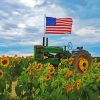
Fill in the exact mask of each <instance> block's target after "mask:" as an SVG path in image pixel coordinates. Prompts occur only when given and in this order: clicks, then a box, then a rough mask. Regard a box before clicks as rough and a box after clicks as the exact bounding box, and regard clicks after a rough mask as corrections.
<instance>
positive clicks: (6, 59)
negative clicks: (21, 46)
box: [1, 57, 9, 67]
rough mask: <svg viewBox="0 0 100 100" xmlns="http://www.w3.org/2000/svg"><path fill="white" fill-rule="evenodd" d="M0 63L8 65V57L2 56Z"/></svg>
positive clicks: (4, 65)
mask: <svg viewBox="0 0 100 100" xmlns="http://www.w3.org/2000/svg"><path fill="white" fill-rule="evenodd" d="M1 65H2V66H3V67H8V65H9V58H8V57H3V58H2V59H1Z"/></svg>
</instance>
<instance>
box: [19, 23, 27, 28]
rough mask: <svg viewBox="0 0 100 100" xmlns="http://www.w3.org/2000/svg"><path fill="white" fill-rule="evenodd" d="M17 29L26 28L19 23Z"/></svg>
mask: <svg viewBox="0 0 100 100" xmlns="http://www.w3.org/2000/svg"><path fill="white" fill-rule="evenodd" d="M18 28H26V25H25V24H23V23H19V24H18Z"/></svg>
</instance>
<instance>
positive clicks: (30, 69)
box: [27, 65, 35, 74]
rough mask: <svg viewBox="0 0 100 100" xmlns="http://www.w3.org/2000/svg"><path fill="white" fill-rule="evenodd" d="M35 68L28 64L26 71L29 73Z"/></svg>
mask: <svg viewBox="0 0 100 100" xmlns="http://www.w3.org/2000/svg"><path fill="white" fill-rule="evenodd" d="M34 70H35V68H34V66H32V65H31V66H29V67H28V68H27V71H28V72H29V74H32V72H33V71H34Z"/></svg>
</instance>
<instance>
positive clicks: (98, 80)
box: [96, 75, 100, 83]
mask: <svg viewBox="0 0 100 100" xmlns="http://www.w3.org/2000/svg"><path fill="white" fill-rule="evenodd" d="M96 82H97V83H99V82H100V75H99V76H98V77H97V80H96Z"/></svg>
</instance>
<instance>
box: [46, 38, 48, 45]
mask: <svg viewBox="0 0 100 100" xmlns="http://www.w3.org/2000/svg"><path fill="white" fill-rule="evenodd" d="M46 46H48V38H46Z"/></svg>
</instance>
